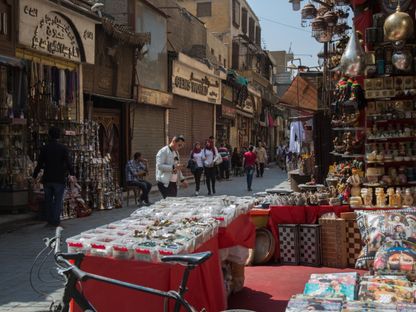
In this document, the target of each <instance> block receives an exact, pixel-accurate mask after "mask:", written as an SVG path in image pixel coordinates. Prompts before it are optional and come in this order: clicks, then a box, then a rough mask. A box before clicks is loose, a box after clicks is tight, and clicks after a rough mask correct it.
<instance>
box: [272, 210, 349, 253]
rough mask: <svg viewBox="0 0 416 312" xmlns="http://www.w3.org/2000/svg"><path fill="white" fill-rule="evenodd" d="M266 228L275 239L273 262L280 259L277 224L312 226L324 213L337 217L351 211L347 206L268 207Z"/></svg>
mask: <svg viewBox="0 0 416 312" xmlns="http://www.w3.org/2000/svg"><path fill="white" fill-rule="evenodd" d="M269 208H270V217H269V222H268V228H269V229H270V231H271V232H272V234H273V237H274V239H275V243H276V245H275V247H276V248H275V252H274V260H275V261H278V260H279V258H280V242H279V232H278V230H277V226H278V225H279V224H314V223H316V222H318V219H319V217H321V216H322V215H323V214H325V213H329V212H334V213H335V214H336V215H337V216H338V217H339V216H340V213H341V212H348V211H351V209H350V207H349V206H270V207H269Z"/></svg>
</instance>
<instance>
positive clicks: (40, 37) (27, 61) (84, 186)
mask: <svg viewBox="0 0 416 312" xmlns="http://www.w3.org/2000/svg"><path fill="white" fill-rule="evenodd" d="M77 9H79V8H78V7H77V6H76V5H73V6H68V7H62V6H59V4H55V3H52V2H50V1H39V2H37V3H32V1H28V0H20V2H19V41H18V47H17V48H16V56H17V57H19V58H20V59H22V63H23V64H24V71H23V72H24V75H23V76H22V79H21V83H22V86H24V87H22V90H26V94H24V95H23V97H24V99H25V101H22V103H24V104H25V105H23V106H21V107H20V110H18V111H16V110H14V111H13V112H10V113H11V114H12V115H13V116H10V117H11V118H14V119H11V120H16V118H17V119H19V120H20V121H23V120H24V121H25V122H24V124H25V127H22V130H24V131H25V134H26V135H25V136H22V137H24V138H25V141H24V142H22V146H24V153H23V154H22V155H27V158H26V159H27V163H28V165H27V166H26V167H25V168H24V169H22V170H21V171H23V172H26V173H27V175H26V177H30V176H31V172H33V168H34V166H35V162H36V160H37V158H38V155H39V151H40V148H41V147H42V146H43V145H44V144H45V143H46V142H47V140H48V129H49V128H50V127H51V126H55V127H58V128H59V129H60V130H61V139H60V140H61V142H62V143H63V144H65V145H66V146H67V147H68V148H69V150H70V153H71V156H72V161H73V166H74V169H75V172H76V177H77V180H78V183H76V184H74V185H69V186H68V189H67V190H66V193H65V200H64V201H65V203H64V210H63V214H62V216H61V217H62V219H66V218H73V217H80V216H85V215H88V214H90V213H91V209H111V208H117V207H121V191H120V189H119V187H118V186H117V185H116V184H115V183H114V181H113V174H112V168H111V164H110V162H111V158H110V157H109V156H108V155H101V154H100V152H99V140H98V135H99V134H98V125H97V124H96V123H94V122H92V121H85V122H84V121H82V116H83V97H82V90H83V76H82V63H89V64H93V63H94V56H95V44H94V43H95V39H94V38H95V24H96V23H98V20H97V19H96V17H95V16H94V15H93V14H86V15H82V14H78V13H75V12H74V10H77ZM58 11H59V12H60V13H57V12H58ZM80 33H82V34H83V35H82V36H79V34H80ZM21 123H22V122H21ZM15 146H17V147H19V144H16V145H15ZM39 181H40V177H39V179H38V180H37V181H33V183H31V185H30V192H29V195H30V207H32V209H34V210H39V209H41V208H40V207H41V205H42V198H43V194H42V190H41V185H40V183H39ZM25 184H26V187H27V179H26V180H25Z"/></svg>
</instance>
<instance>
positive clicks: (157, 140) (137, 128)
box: [129, 87, 173, 183]
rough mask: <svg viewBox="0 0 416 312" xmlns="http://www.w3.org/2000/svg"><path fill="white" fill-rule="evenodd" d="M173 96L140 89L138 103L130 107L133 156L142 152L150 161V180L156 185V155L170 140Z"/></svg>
mask: <svg viewBox="0 0 416 312" xmlns="http://www.w3.org/2000/svg"><path fill="white" fill-rule="evenodd" d="M172 103H173V97H172V94H169V93H166V92H162V91H158V90H153V89H148V88H145V87H139V91H138V103H136V104H132V105H130V113H129V114H130V129H131V138H130V139H131V153H130V154H131V155H133V154H134V153H135V152H141V153H142V154H143V156H144V158H146V159H147V160H148V161H149V174H148V179H149V181H150V182H152V183H155V168H156V160H155V159H156V154H157V152H158V151H159V149H160V148H161V147H163V146H164V145H166V143H167V140H168V135H167V129H168V118H169V110H168V109H169V108H171V107H172Z"/></svg>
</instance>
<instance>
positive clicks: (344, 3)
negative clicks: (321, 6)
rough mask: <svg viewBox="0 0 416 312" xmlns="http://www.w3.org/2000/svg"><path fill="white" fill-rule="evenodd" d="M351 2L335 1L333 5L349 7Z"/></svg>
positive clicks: (346, 0)
mask: <svg viewBox="0 0 416 312" xmlns="http://www.w3.org/2000/svg"><path fill="white" fill-rule="evenodd" d="M350 2H351V1H349V0H335V1H334V3H335V5H337V6H343V5H349V4H350Z"/></svg>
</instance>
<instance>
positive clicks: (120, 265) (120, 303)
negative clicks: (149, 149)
mask: <svg viewBox="0 0 416 312" xmlns="http://www.w3.org/2000/svg"><path fill="white" fill-rule="evenodd" d="M255 235H256V232H255V226H254V225H253V223H252V222H251V219H250V217H249V216H248V215H241V216H239V217H238V218H236V219H235V220H234V221H233V222H231V223H230V224H229V226H228V227H227V228H225V229H223V228H221V229H220V231H219V233H218V234H217V235H216V236H214V237H213V238H212V239H211V240H209V241H208V242H206V243H204V244H203V245H202V246H201V247H200V248H199V249H198V250H196V252H200V251H206V250H210V251H212V252H213V255H212V257H211V258H210V259H208V260H207V261H206V262H205V263H204V264H203V265H201V266H199V267H197V268H196V269H194V270H193V271H192V273H191V275H190V277H189V282H188V289H189V291H188V293H186V295H185V298H186V300H187V301H188V302H189V303H191V305H193V306H194V307H195V308H196V309H197V310H198V311H200V310H202V308H206V310H207V311H222V310H225V309H226V308H227V297H226V293H225V288H224V279H223V275H222V270H221V263H220V257H219V249H220V245H221V246H223V247H221V248H225V247H231V246H235V245H241V246H245V247H248V248H253V247H254V243H255ZM81 268H82V269H83V270H85V271H87V272H89V273H94V274H98V275H103V276H107V277H111V278H115V279H119V280H122V281H126V282H129V283H133V284H138V285H142V286H147V287H151V288H156V289H159V290H162V291H168V290H171V289H173V290H177V289H178V287H179V283H180V280H181V278H182V273H183V270H184V267H183V266H181V265H170V264H166V263H149V262H142V261H135V260H116V259H111V258H101V257H93V256H87V257H85V259H84V261H83V263H82V265H81ZM82 289H83V292H84V294H85V296H86V297H87V298H88V300H89V301H90V302H91V303H92V304H93V305H94V307H95V308H96V309H97V310H98V311H100V312H103V311H104V312H105V311H117V312H122V311H134V310H142V311H163V299H162V298H160V297H156V296H153V295H148V294H145V293H143V292H137V291H133V290H129V289H126V288H120V287H117V286H113V285H108V284H103V283H99V282H96V281H87V282H84V283H82ZM140 307H143V308H140ZM74 311H80V309H79V308H78V307H75V308H74Z"/></svg>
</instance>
